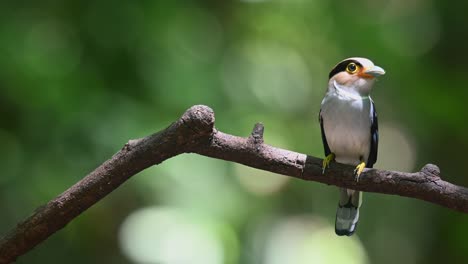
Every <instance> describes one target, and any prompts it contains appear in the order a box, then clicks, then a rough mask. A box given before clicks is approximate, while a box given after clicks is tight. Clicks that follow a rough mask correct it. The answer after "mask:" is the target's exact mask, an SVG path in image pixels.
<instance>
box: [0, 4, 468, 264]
mask: <svg viewBox="0 0 468 264" xmlns="http://www.w3.org/2000/svg"><path fill="white" fill-rule="evenodd" d="M467 8H468V3H466V2H462V1H458V2H453V1H438V2H436V1H429V0H413V1H403V0H391V1H369V0H360V1H348V2H343V1H325V0H315V1H312V0H310V1H306V0H294V1H280V0H277V1H273V0H272V1H261V0H250V1H247V0H245V1H214V0H212V1H183V2H179V1H173V2H170V1H119V2H114V1H105V0H104V1H53V0H50V1H39V2H34V1H10V0H4V1H1V2H0V38H1V40H0V58H1V60H0V117H1V123H0V124H1V125H0V140H1V142H2V144H1V145H2V151H1V152H0V167H1V168H2V176H1V177H0V211H1V212H2V217H1V218H0V232H1V233H5V232H6V231H7V230H8V229H10V228H12V227H13V226H14V225H15V223H16V222H17V221H19V220H20V219H22V218H24V217H25V216H27V215H28V214H29V213H30V212H32V211H33V210H34V208H36V207H37V206H39V205H41V204H43V203H45V202H46V201H48V200H49V199H51V198H53V197H55V196H56V195H58V194H60V193H61V192H62V191H64V190H65V189H67V188H68V187H69V186H71V185H72V184H74V183H75V182H77V181H78V180H79V179H81V178H82V177H83V176H84V175H86V174H87V173H88V172H90V171H91V170H93V169H94V168H95V167H96V166H98V165H99V164H100V163H101V162H103V161H104V160H105V159H107V158H109V157H110V156H111V155H112V154H113V153H115V152H116V151H117V150H118V149H119V148H120V147H121V146H122V145H123V144H124V143H125V142H126V141H127V140H128V139H130V138H137V137H142V136H145V135H148V134H150V133H153V132H155V131H157V130H160V129H162V128H164V127H165V126H167V125H168V124H170V122H172V121H173V120H175V119H176V118H178V117H179V116H180V115H181V113H183V111H184V110H185V109H187V108H188V107H190V106H191V105H194V104H206V105H209V106H211V107H212V108H213V109H214V110H215V113H216V120H217V121H216V126H217V127H218V128H219V129H220V130H222V131H225V132H227V133H232V134H236V135H244V136H245V135H248V133H249V131H250V129H251V128H252V126H253V124H254V123H255V122H257V121H261V122H263V123H264V124H265V127H266V132H265V139H266V142H268V143H269V144H272V145H275V146H279V147H283V148H288V149H292V150H295V151H299V152H305V153H308V154H311V155H315V156H322V155H323V153H322V146H321V139H320V132H319V126H318V123H317V114H318V111H319V108H320V102H321V99H322V96H323V94H324V91H325V88H326V84H327V75H328V71H329V70H330V69H331V68H332V67H333V65H335V63H337V62H338V61H340V60H342V59H344V58H346V57H351V56H363V57H368V58H370V59H372V60H373V61H374V62H375V63H376V64H377V65H379V66H382V67H383V68H385V69H386V71H387V75H386V76H384V77H382V78H381V80H379V82H378V83H377V85H376V87H375V89H374V92H373V98H374V100H375V102H376V104H377V108H378V111H379V121H380V125H381V138H382V143H381V147H380V149H379V151H380V153H379V160H378V162H377V166H376V167H378V168H384V169H396V170H406V171H413V170H418V169H420V168H421V167H422V166H423V165H424V164H425V163H427V162H431V163H435V164H438V165H439V166H440V167H441V170H442V175H443V177H444V179H446V180H449V181H451V182H454V183H456V184H460V185H464V186H468V178H467V177H463V175H464V174H466V173H465V172H464V167H463V164H464V162H465V160H464V159H465V154H464V150H466V149H467V148H468V140H467V135H468V122H467V121H468V120H467V110H466V109H467V108H466V102H467V100H468V89H467V88H466V79H465V78H466V72H468V63H466V62H467V61H468V52H467V51H466V48H465V47H467V46H468V27H466V26H465V24H466V23H467V20H466V19H467V18H466V15H465V10H467ZM337 197H338V193H337V191H336V188H335V187H332V186H325V185H321V184H317V183H309V182H303V181H300V180H293V179H290V178H286V177H283V176H279V175H273V174H271V173H266V172H262V171H258V170H254V169H250V168H246V167H243V166H241V165H238V164H232V163H229V162H224V161H219V160H212V159H209V158H205V157H199V156H196V155H183V156H180V157H176V158H174V159H171V160H169V161H167V162H165V163H164V164H162V165H160V166H158V167H155V168H151V169H148V170H147V171H145V172H143V173H141V174H140V175H138V176H136V177H134V178H133V179H132V180H130V181H129V182H128V183H126V184H124V186H122V187H121V188H119V189H118V190H116V191H115V192H114V193H112V194H111V195H110V196H109V197H107V198H106V199H104V200H103V201H102V202H100V203H98V204H97V205H96V206H94V207H93V208H91V209H90V210H88V211H87V212H86V213H84V214H83V215H82V216H80V217H79V218H77V219H76V220H74V221H73V222H72V223H71V224H69V225H68V226H67V227H66V228H65V229H64V230H62V231H60V232H58V233H57V234H55V235H53V236H52V237H51V238H50V239H48V240H47V241H46V242H45V243H43V244H41V245H40V246H38V247H37V248H36V249H34V250H33V251H31V252H30V253H28V254H27V255H26V256H24V257H21V258H20V259H19V261H18V263H64V262H66V263H268V264H271V263H343V262H346V263H440V262H446V263H466V262H468V253H467V252H468V244H467V243H466V241H465V240H466V239H465V238H466V237H467V236H468V225H467V224H466V223H467V221H468V217H467V216H465V215H463V214H461V213H457V212H454V211H451V210H448V209H444V208H441V207H438V206H436V205H432V204H428V203H425V202H422V201H418V200H413V199H408V198H401V197H396V196H389V195H380V194H366V195H365V199H364V204H363V207H362V210H361V219H360V226H359V228H358V232H357V235H355V236H353V237H352V238H341V237H336V236H335V235H334V233H333V222H334V214H335V209H336V203H337Z"/></svg>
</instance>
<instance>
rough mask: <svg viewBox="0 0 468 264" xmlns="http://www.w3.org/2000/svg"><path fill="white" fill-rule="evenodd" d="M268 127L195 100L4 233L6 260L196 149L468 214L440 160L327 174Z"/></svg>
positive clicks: (467, 199) (0, 244)
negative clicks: (270, 140) (246, 125)
mask: <svg viewBox="0 0 468 264" xmlns="http://www.w3.org/2000/svg"><path fill="white" fill-rule="evenodd" d="M263 131H264V128H263V125H262V124H256V125H255V127H254V129H253V131H252V134H251V135H250V136H249V137H248V138H242V137H237V136H233V135H229V134H225V133H223V132H220V131H218V130H216V129H215V128H214V113H213V111H212V110H211V109H210V108H209V107H207V106H202V105H198V106H193V107H191V108H190V109H188V110H187V111H186V112H185V113H184V114H183V115H182V117H181V118H180V119H179V120H178V121H176V122H174V123H172V124H171V125H170V126H169V127H167V128H166V129H164V130H162V131H160V132H158V133H156V134H153V135H150V136H148V137H145V138H142V139H136V140H130V141H129V142H128V143H127V144H125V146H124V147H123V148H122V149H121V150H120V151H119V152H117V153H116V154H115V155H114V156H113V157H112V158H110V159H109V160H107V161H106V162H104V163H103V164H102V165H101V166H99V167H98V168H97V169H95V170H94V171H93V172H91V173H90V174H88V175H87V176H86V177H85V178H83V179H82V180H81V181H79V182H78V183H76V184H75V185H73V186H72V187H70V188H69V189H68V190H66V191H65V192H64V193H62V194H60V195H59V196H57V197H56V198H54V199H53V200H51V201H49V202H48V203H47V204H46V205H44V206H41V207H39V208H37V209H36V210H35V211H34V213H33V214H32V215H31V216H29V217H27V218H26V219H25V220H23V221H22V222H21V223H19V224H18V225H17V226H16V227H15V228H13V229H12V230H11V231H10V232H9V233H8V234H7V235H5V236H4V237H3V238H1V239H0V263H10V262H12V261H14V260H15V259H16V258H17V257H18V256H21V255H22V254H24V253H26V252H28V251H29V250H31V249H32V248H34V247H35V246H36V245H37V244H39V243H41V242H42V241H44V240H45V239H47V238H48V237H49V236H50V235H52V234H53V233H54V232H56V231H58V230H60V229H61V228H63V227H64V226H65V225H66V224H68V223H69V222H70V221H71V220H73V219H74V218H75V217H77V216H78V215H80V214H81V213H82V212H84V211H85V210H86V209H88V208H89V207H91V206H92V205H94V204H95V203H97V202H98V201H99V200H101V199H102V198H104V197H105V196H106V195H107V194H109V193H110V192H112V191H113V190H115V189H116V188H117V187H119V186H120V185H121V184H122V183H123V182H125V181H126V180H127V179H128V178H130V177H131V176H133V175H135V174H137V173H138V172H140V171H142V170H144V169H146V168H148V167H150V166H153V165H156V164H159V163H161V162H163V161H164V160H166V159H169V158H171V157H174V156H176V155H179V154H182V153H197V154H200V155H204V156H208V157H213V158H217V159H222V160H227V161H233V162H237V163H241V164H244V165H247V166H250V167H254V168H258V169H262V170H266V171H271V172H275V173H279V174H283V175H287V176H291V177H295V178H300V179H303V180H308V181H316V182H321V183H325V184H332V185H336V186H340V187H347V188H351V189H355V190H361V191H366V192H378V193H386V194H396V195H401V196H406V197H412V198H417V199H421V200H425V201H428V202H431V203H435V204H438V205H441V206H444V207H447V208H450V209H453V210H457V211H460V212H464V213H468V189H467V188H464V187H461V186H457V185H454V184H451V183H449V182H446V181H443V180H442V179H441V178H440V175H439V174H440V172H439V169H438V167H437V166H435V165H432V164H428V165H426V166H424V167H423V168H422V170H421V171H419V172H415V173H406V172H398V171H386V170H378V169H366V170H365V171H364V172H363V174H362V175H361V177H360V181H359V182H356V181H355V180H354V175H353V169H354V168H353V167H351V166H348V165H343V164H338V163H333V164H331V166H330V168H329V169H327V171H326V173H325V175H323V174H322V168H321V166H322V159H319V158H316V157H312V156H307V155H305V154H301V153H297V152H293V151H289V150H285V149H280V148H275V147H272V146H269V145H267V144H265V143H264V142H263Z"/></svg>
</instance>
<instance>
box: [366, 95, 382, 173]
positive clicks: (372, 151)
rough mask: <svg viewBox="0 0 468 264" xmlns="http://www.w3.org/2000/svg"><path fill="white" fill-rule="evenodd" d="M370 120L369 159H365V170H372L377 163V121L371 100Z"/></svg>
mask: <svg viewBox="0 0 468 264" xmlns="http://www.w3.org/2000/svg"><path fill="white" fill-rule="evenodd" d="M370 118H371V127H370V129H371V138H370V140H371V146H370V152H369V158H368V159H367V164H366V167H367V168H372V167H373V166H374V164H375V162H377V150H378V147H379V123H378V121H377V111H376V109H375V105H374V101H372V100H371V109H370Z"/></svg>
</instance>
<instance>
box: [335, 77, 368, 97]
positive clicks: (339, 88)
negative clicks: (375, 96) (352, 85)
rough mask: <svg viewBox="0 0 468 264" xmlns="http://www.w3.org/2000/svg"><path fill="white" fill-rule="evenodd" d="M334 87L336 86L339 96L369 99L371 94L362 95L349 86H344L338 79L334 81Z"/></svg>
mask: <svg viewBox="0 0 468 264" xmlns="http://www.w3.org/2000/svg"><path fill="white" fill-rule="evenodd" d="M333 87H334V88H335V91H336V93H337V94H338V96H341V97H344V98H348V99H353V100H368V99H369V95H366V96H362V95H360V94H359V93H358V92H357V91H353V90H350V89H348V88H344V87H342V86H341V85H339V84H338V83H337V82H336V80H334V81H333Z"/></svg>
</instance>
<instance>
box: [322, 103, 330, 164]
mask: <svg viewBox="0 0 468 264" xmlns="http://www.w3.org/2000/svg"><path fill="white" fill-rule="evenodd" d="M319 122H320V130H321V131H322V143H323V149H324V151H325V157H326V156H328V155H330V154H331V151H330V147H328V142H327V137H326V136H325V130H324V129H323V118H322V109H320V113H319Z"/></svg>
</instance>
